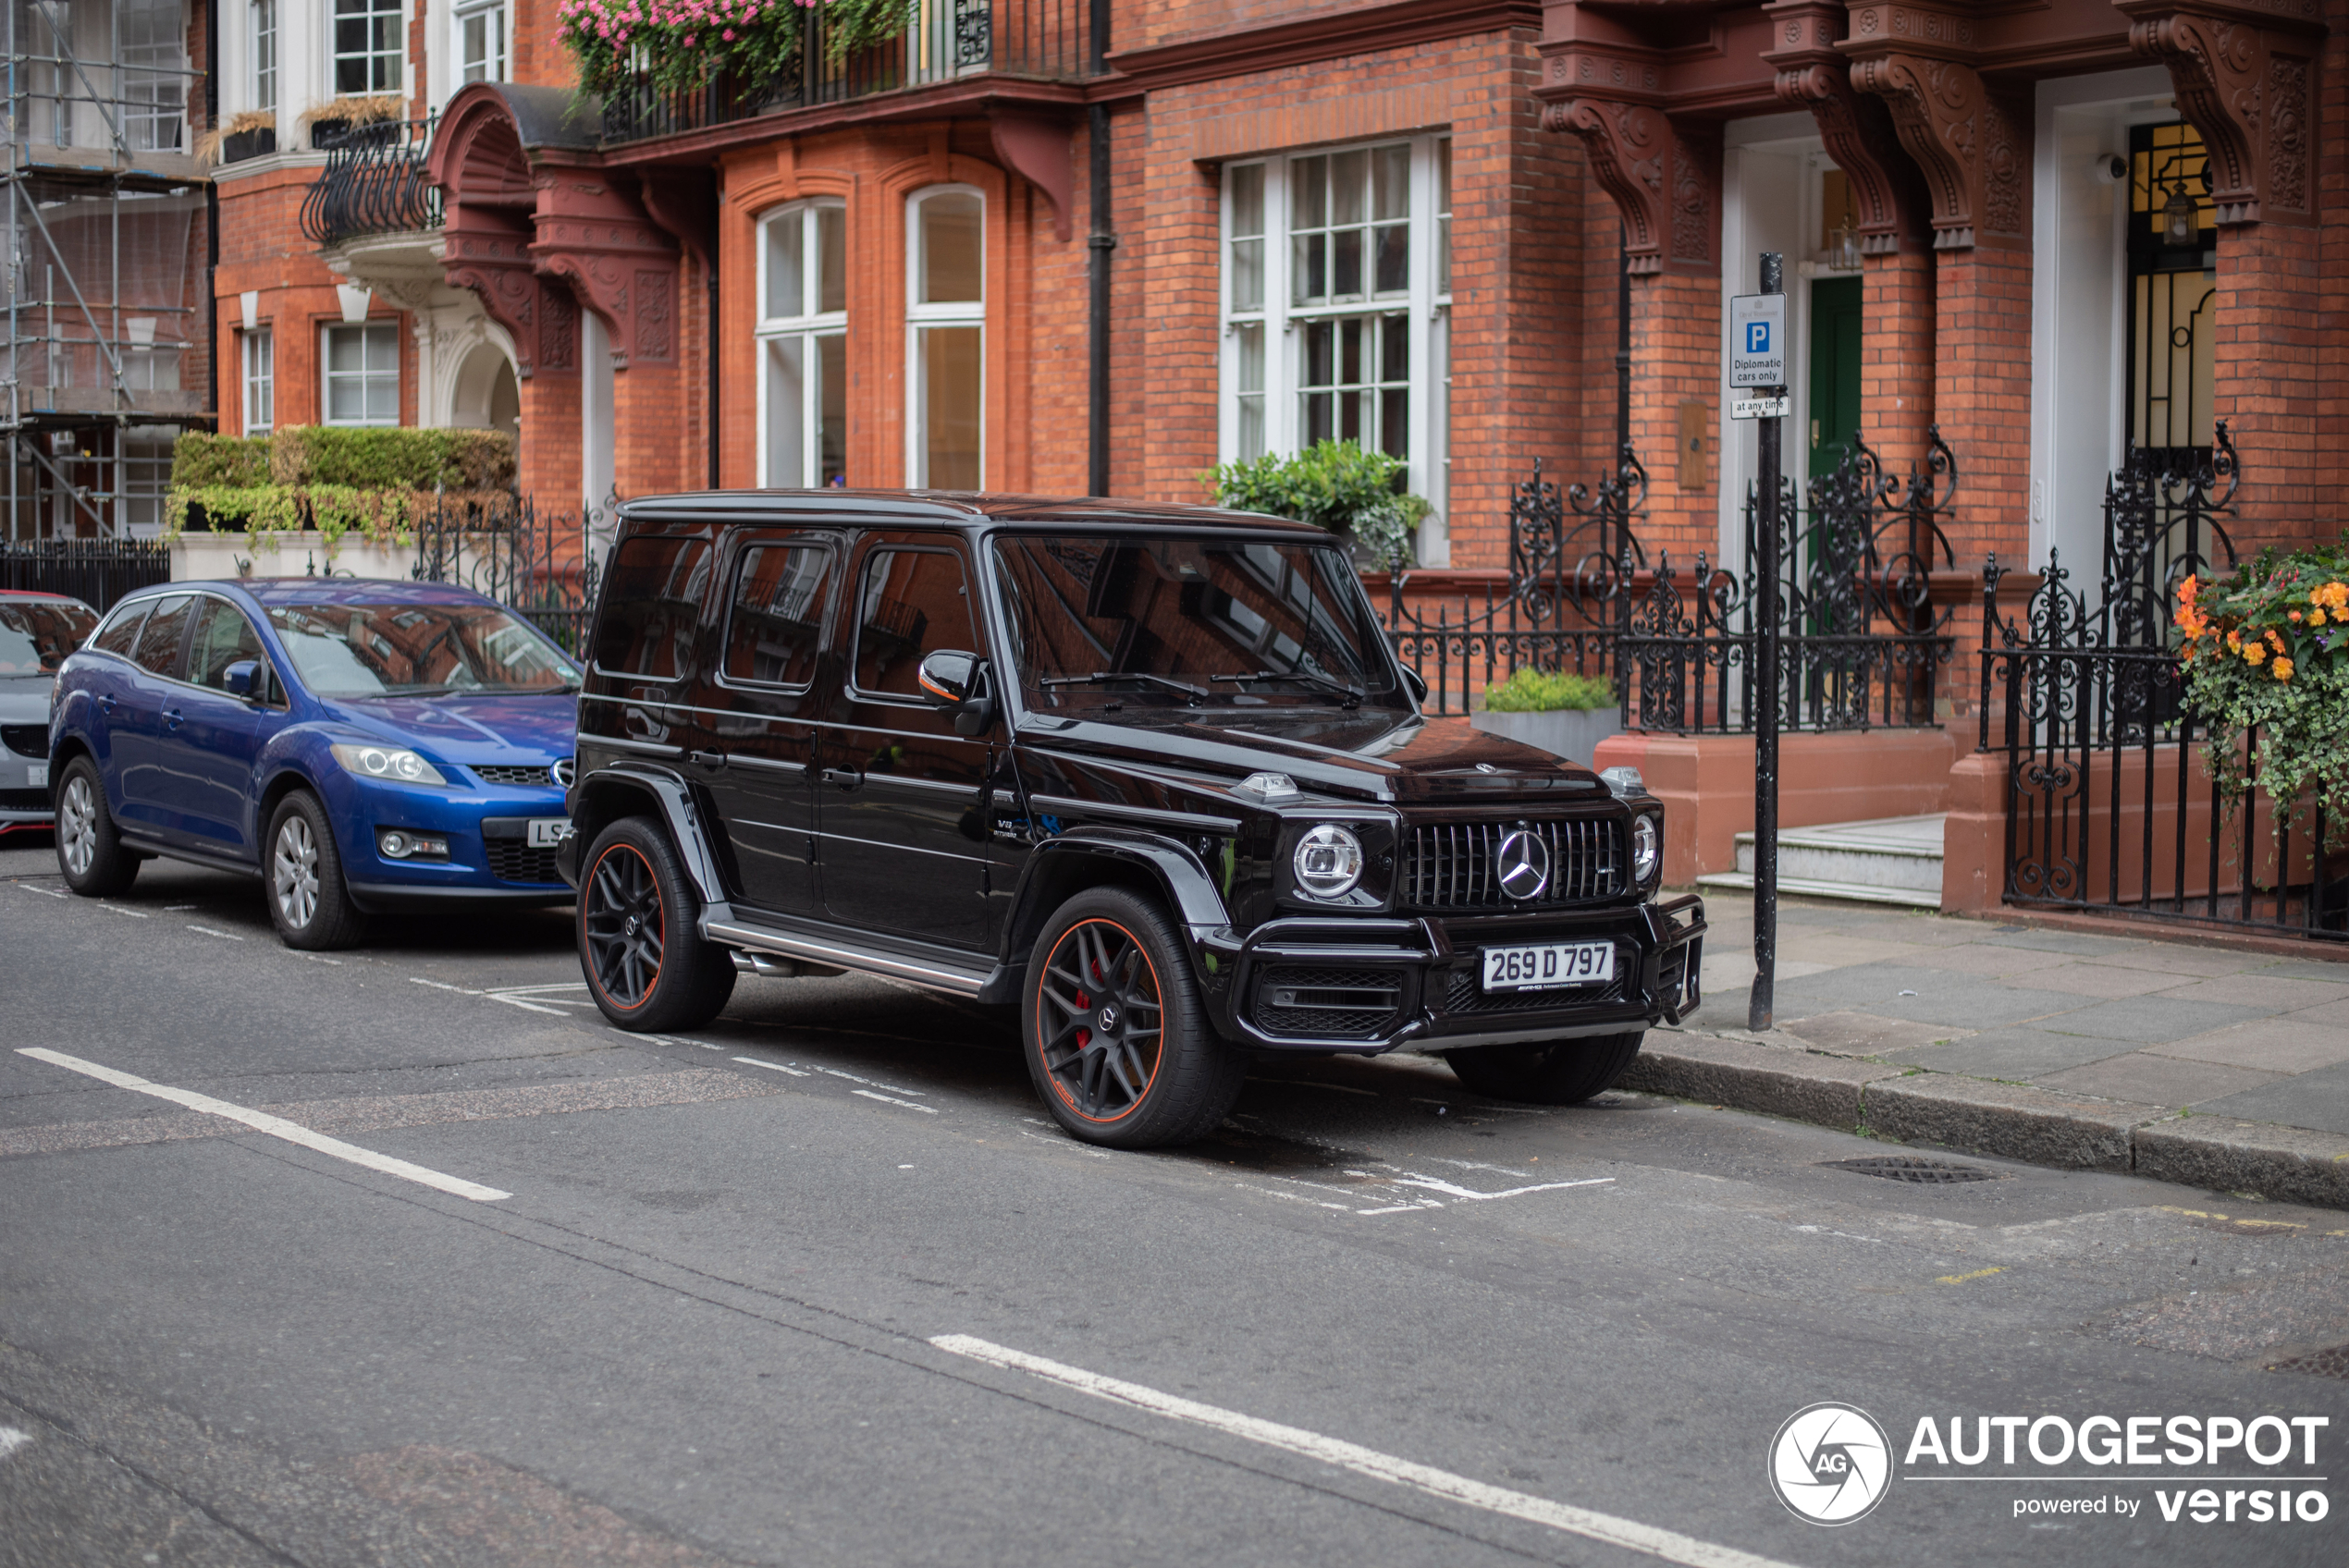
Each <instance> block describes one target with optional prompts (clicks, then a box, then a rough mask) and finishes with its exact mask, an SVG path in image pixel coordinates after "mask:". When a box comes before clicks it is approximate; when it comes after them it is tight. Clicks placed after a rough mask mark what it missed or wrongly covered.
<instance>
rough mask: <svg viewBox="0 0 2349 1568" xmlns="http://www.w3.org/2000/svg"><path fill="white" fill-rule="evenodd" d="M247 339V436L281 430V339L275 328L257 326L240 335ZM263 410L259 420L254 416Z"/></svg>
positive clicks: (242, 352) (244, 350) (244, 353)
mask: <svg viewBox="0 0 2349 1568" xmlns="http://www.w3.org/2000/svg"><path fill="white" fill-rule="evenodd" d="M238 336H239V337H241V338H242V339H243V343H242V347H241V349H240V352H241V354H242V356H243V360H244V365H243V369H244V378H245V407H244V414H245V434H246V435H268V434H269V433H270V431H272V430H274V429H276V428H277V330H276V329H275V328H274V327H268V326H256V327H254V328H253V329H252V331H250V332H245V333H240V334H239V335H238ZM256 409H257V410H260V416H261V417H259V418H258V419H256V418H254V417H253V413H254V410H256Z"/></svg>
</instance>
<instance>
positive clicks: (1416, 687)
mask: <svg viewBox="0 0 2349 1568" xmlns="http://www.w3.org/2000/svg"><path fill="white" fill-rule="evenodd" d="M1403 684H1404V685H1406V686H1408V687H1409V688H1410V691H1411V700H1412V701H1413V702H1415V703H1425V702H1426V701H1427V677H1426V676H1424V675H1421V674H1420V672H1419V671H1418V670H1416V669H1413V668H1411V667H1410V666H1409V665H1408V664H1407V665H1405V666H1404V667H1403Z"/></svg>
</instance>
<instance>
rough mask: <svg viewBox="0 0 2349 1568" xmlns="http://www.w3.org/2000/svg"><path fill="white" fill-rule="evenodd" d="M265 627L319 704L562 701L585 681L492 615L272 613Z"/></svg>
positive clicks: (476, 609) (545, 645)
mask: <svg viewBox="0 0 2349 1568" xmlns="http://www.w3.org/2000/svg"><path fill="white" fill-rule="evenodd" d="M269 624H270V625H272V626H274V627H276V628H277V636H278V638H279V639H280V640H281V641H283V642H284V643H285V645H286V653H287V655H288V656H289V657H290V658H291V659H292V660H293V667H294V669H295V671H296V673H298V674H299V675H300V676H301V682H302V684H303V685H305V686H307V687H309V688H310V690H311V691H312V692H315V693H316V694H317V695H319V696H322V697H416V696H439V695H442V694H444V693H448V692H560V691H567V690H570V689H572V688H574V687H576V686H577V685H578V684H579V672H578V671H577V670H575V669H573V668H572V665H571V661H570V660H568V659H566V658H564V657H563V656H562V655H561V654H560V653H558V652H556V650H555V646H554V644H553V643H549V642H547V640H546V639H545V638H544V637H541V636H540V635H539V634H538V633H537V632H536V631H533V630H531V628H530V627H528V626H527V625H525V624H523V622H522V621H519V620H517V619H514V618H513V617H512V616H510V615H508V614H507V613H506V612H505V611H504V610H501V609H499V608H498V606H495V605H272V606H269Z"/></svg>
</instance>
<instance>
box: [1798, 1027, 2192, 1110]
mask: <svg viewBox="0 0 2349 1568" xmlns="http://www.w3.org/2000/svg"><path fill="white" fill-rule="evenodd" d="M1794 1033H1796V1034H1801V1033H1802V1030H1801V1029H1799V1028H1797V1029H1795V1030H1794ZM2129 1045H2130V1043H2129V1042H2128V1041H2126V1040H2115V1039H2110V1038H2108V1037H2107V1036H2104V1035H2061V1034H2058V1033H2056V1032H2054V1031H2053V1030H2050V1029H2047V1028H2044V1027H2034V1026H2033V1025H2031V1024H2027V1023H2018V1024H2011V1025H2010V1026H2008V1027H2006V1028H2004V1029H1985V1030H1983V1031H1982V1032H1981V1033H1980V1034H1978V1035H1973V1036H1972V1037H1970V1038H1967V1039H1962V1040H1951V1041H1949V1042H1946V1043H1936V1044H1934V1045H1929V1046H1923V1047H1907V1048H1904V1049H1899V1050H1894V1051H1888V1052H1884V1053H1881V1054H1883V1055H1885V1056H1887V1057H1888V1059H1889V1060H1895V1061H1898V1062H1899V1063H1900V1065H1901V1066H1903V1067H1925V1068H1930V1069H1932V1070H1933V1071H1934V1072H1961V1073H1964V1074H1966V1075H1967V1076H1969V1077H1974V1078H2007V1079H2013V1080H2018V1081H2020V1080H2023V1079H2031V1080H2037V1079H2040V1078H2044V1077H2046V1076H2047V1075H2048V1073H2050V1072H2066V1071H2068V1070H2069V1069H2072V1068H2074V1067H2085V1066H2086V1065H2087V1064H2088V1063H2090V1062H2092V1061H2101V1060H2104V1059H2105V1058H2107V1057H2111V1056H2123V1055H2126V1054H2128V1052H2129ZM2132 1097H2134V1098H2139V1099H2142V1098H2144V1097H2145V1096H2132Z"/></svg>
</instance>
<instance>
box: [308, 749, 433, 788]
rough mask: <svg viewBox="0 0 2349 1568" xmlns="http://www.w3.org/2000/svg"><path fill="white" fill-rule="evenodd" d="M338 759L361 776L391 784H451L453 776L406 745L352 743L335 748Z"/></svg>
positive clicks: (344, 766)
mask: <svg viewBox="0 0 2349 1568" xmlns="http://www.w3.org/2000/svg"><path fill="white" fill-rule="evenodd" d="M333 751H334V753H335V761H337V762H338V763H340V764H342V766H343V771H344V772H346V773H351V774H355V775H357V776H358V777H359V778H379V779H381V780H383V781H384V782H385V783H387V784H437V785H439V786H440V787H441V788H443V789H447V788H449V780H448V779H446V778H442V777H441V776H440V769H438V768H437V767H435V766H433V765H432V764H430V763H428V762H426V761H425V760H424V758H422V757H420V756H418V755H417V754H416V753H413V752H412V751H409V750H408V749H407V748H405V747H403V746H352V745H338V746H336V747H334V748H333Z"/></svg>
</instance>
